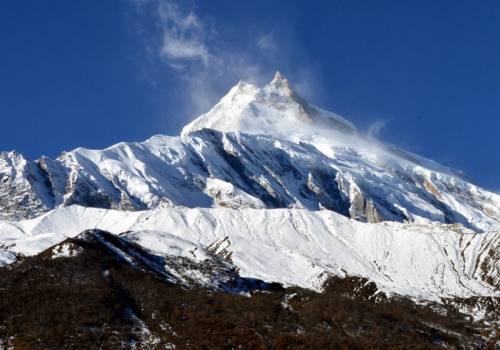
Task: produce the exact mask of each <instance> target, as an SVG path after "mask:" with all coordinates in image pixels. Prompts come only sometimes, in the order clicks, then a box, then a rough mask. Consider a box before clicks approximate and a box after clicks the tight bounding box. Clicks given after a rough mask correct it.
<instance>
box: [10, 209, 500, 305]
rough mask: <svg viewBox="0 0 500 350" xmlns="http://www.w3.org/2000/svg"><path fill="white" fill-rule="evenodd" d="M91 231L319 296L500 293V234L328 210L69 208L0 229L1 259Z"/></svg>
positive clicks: (47, 246) (421, 296)
mask: <svg viewBox="0 0 500 350" xmlns="http://www.w3.org/2000/svg"><path fill="white" fill-rule="evenodd" d="M94 228H97V229H101V230H105V231H108V232H111V233H114V234H119V233H123V232H128V233H127V235H129V236H133V237H134V242H135V243H137V244H139V245H141V246H142V247H143V248H145V249H147V250H149V251H150V252H152V253H154V254H158V255H174V256H175V255H179V256H185V257H191V258H193V256H196V259H198V260H200V261H203V259H206V257H205V256H204V255H203V254H197V255H193V253H192V252H193V251H196V249H195V248H196V247H199V251H200V252H202V251H204V250H205V249H207V248H211V249H212V251H214V252H215V253H219V254H224V255H225V256H228V255H229V254H230V257H231V261H232V262H233V263H234V265H235V266H237V267H238V268H239V269H240V275H241V276H242V277H252V278H259V279H262V280H265V281H275V282H280V283H284V284H285V285H298V286H302V287H306V288H313V289H319V288H320V287H321V284H322V282H323V281H324V280H325V279H326V278H327V277H328V276H330V275H338V276H346V275H350V276H362V277H367V278H369V279H370V280H372V281H374V282H376V283H377V285H378V286H379V287H380V288H381V289H382V290H384V291H385V292H387V293H389V294H391V293H397V294H402V295H409V296H412V297H416V298H424V299H433V300H435V299H436V298H438V297H446V296H464V297H466V296H472V295H476V296H478V295H482V296H500V294H499V292H500V291H499V290H498V285H499V283H500V266H499V265H498V260H496V261H495V260H494V259H491V257H492V255H491V254H492V253H491V252H497V253H498V249H499V247H500V234H499V233H498V232H489V233H485V234H475V233H473V232H470V231H467V230H464V229H461V228H460V227H457V226H455V227H454V226H453V225H451V226H450V225H441V224H435V223H429V224H425V225H416V224H399V223H388V222H386V223H379V224H367V223H361V222H358V221H355V220H352V219H348V218H346V217H344V216H342V215H339V214H337V213H335V212H332V211H326V210H324V211H315V212H313V211H308V210H300V209H294V210H291V209H274V210H269V209H223V208H219V209H202V208H195V209H188V208H184V209H180V208H167V209H157V210H153V211H138V212H125V211H116V210H105V209H95V208H84V207H80V206H71V207H67V208H63V209H57V210H54V211H51V212H50V213H48V214H45V215H43V216H41V217H38V218H36V219H31V220H25V221H20V222H16V223H9V222H1V223H0V247H2V248H1V250H0V261H2V257H3V260H4V261H6V260H7V262H8V257H9V256H13V255H14V254H24V255H33V254H37V253H39V252H41V251H43V250H44V249H47V248H49V247H50V246H52V245H54V244H57V243H59V242H62V241H64V240H65V239H66V237H74V236H76V235H78V234H79V233H81V232H83V231H85V230H87V229H94ZM497 258H498V257H497ZM488 278H489V280H488ZM487 281H489V283H488V282H487ZM495 286H496V288H497V289H496V290H495Z"/></svg>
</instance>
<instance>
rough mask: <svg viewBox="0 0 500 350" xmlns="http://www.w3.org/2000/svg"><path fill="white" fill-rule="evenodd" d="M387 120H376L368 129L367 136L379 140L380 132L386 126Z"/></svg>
mask: <svg viewBox="0 0 500 350" xmlns="http://www.w3.org/2000/svg"><path fill="white" fill-rule="evenodd" d="M387 123H388V121H387V120H376V121H375V122H373V123H372V124H370V126H369V127H368V131H367V134H368V136H369V137H371V138H379V137H380V135H381V134H382V130H384V128H385V127H386V126H387Z"/></svg>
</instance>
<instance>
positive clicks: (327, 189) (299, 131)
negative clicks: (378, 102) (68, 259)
mask: <svg viewBox="0 0 500 350" xmlns="http://www.w3.org/2000/svg"><path fill="white" fill-rule="evenodd" d="M72 204H78V205H83V206H88V207H97V208H115V209H123V210H142V209H150V208H156V207H172V206H186V207H228V208H306V209H309V210H320V209H329V210H333V211H336V212H338V213H340V214H342V215H345V216H347V217H351V218H353V219H356V220H359V221H363V222H380V221H387V220H389V221H399V222H425V221H428V220H430V221H437V222H442V223H457V224H461V225H463V226H465V227H467V228H469V229H472V230H474V231H477V232H482V231H488V230H492V229H496V228H498V227H500V224H499V222H500V197H499V196H498V195H496V194H493V193H490V192H488V191H486V190H483V189H481V188H479V187H477V186H475V185H473V184H471V183H469V182H467V181H466V180H465V179H464V178H463V177H462V176H461V175H460V174H459V173H456V172H453V171H451V170H450V169H447V168H444V167H442V166H440V165H438V164H436V163H434V162H432V161H430V160H427V159H424V158H421V157H418V156H416V155H413V154H409V153H407V152H404V151H401V150H398V149H395V148H393V147H390V146H387V145H384V144H382V143H380V142H378V141H376V140H373V139H370V138H368V137H366V136H364V135H362V134H361V133H359V132H358V131H356V128H355V127H354V126H353V125H352V124H351V123H349V122H348V121H347V120H345V119H344V118H342V117H340V116H338V115H336V114H334V113H331V112H327V111H324V110H321V109H320V108H318V107H315V106H312V105H310V104H308V103H307V102H306V101H304V100H303V99H301V98H300V97H299V96H297V94H296V93H295V92H294V91H293V89H292V88H291V87H290V84H289V83H288V81H287V80H286V79H285V78H284V77H283V76H282V75H281V74H279V73H277V74H276V77H275V78H274V80H273V81H272V82H271V83H270V84H268V85H266V86H264V87H260V88H259V87H257V86H254V85H252V84H249V83H244V82H240V83H238V84H237V85H236V86H235V87H233V88H232V89H231V90H230V92H229V93H228V94H227V95H226V96H225V97H223V98H222V99H221V101H220V102H219V103H218V104H217V105H216V106H215V107H214V108H213V109H212V110H211V111H209V112H208V113H207V114H205V115H202V116H200V117H199V118H197V119H196V120H194V121H193V122H192V123H190V124H188V125H187V126H186V127H185V128H184V130H183V132H182V135H181V136H179V137H168V136H154V137H152V138H150V139H149V140H147V141H144V142H140V143H124V142H122V143H119V144H116V145H114V146H112V147H109V148H107V149H104V150H89V149H84V148H78V149H75V150H73V151H70V152H65V153H63V154H61V155H60V156H59V157H58V158H56V159H49V158H47V157H42V158H41V159H39V160H36V161H31V160H27V159H25V158H24V157H23V156H22V155H19V154H17V153H15V152H3V153H1V155H0V218H3V219H7V220H17V219H22V218H31V217H35V216H37V215H40V214H42V213H44V212H47V211H48V210H51V209H54V208H58V207H64V206H68V205H72Z"/></svg>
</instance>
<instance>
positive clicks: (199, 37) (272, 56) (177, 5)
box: [132, 0, 318, 118]
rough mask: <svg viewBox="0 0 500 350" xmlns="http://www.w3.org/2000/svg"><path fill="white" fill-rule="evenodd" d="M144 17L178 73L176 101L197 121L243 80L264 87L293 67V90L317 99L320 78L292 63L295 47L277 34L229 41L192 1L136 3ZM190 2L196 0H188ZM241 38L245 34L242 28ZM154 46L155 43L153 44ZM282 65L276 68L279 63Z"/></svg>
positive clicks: (160, 51)
mask: <svg viewBox="0 0 500 350" xmlns="http://www.w3.org/2000/svg"><path fill="white" fill-rule="evenodd" d="M132 1H134V2H135V3H136V4H137V9H138V13H140V14H142V16H141V17H142V18H143V19H147V20H148V21H150V23H155V28H156V31H157V32H158V33H157V34H159V40H158V41H157V42H156V43H155V44H153V45H152V47H153V51H152V52H156V55H157V57H159V58H161V59H162V60H163V62H164V63H165V64H167V66H168V67H169V68H170V69H171V70H172V72H173V73H175V77H176V78H178V79H179V83H180V84H181V85H180V86H179V87H178V88H179V89H180V91H182V92H183V93H182V95H183V96H182V99H185V100H184V101H179V100H176V105H177V108H178V106H179V105H183V107H184V108H183V109H184V110H183V111H181V114H183V115H185V116H188V117H190V118H194V117H196V116H197V115H199V114H200V113H203V112H206V111H207V110H208V109H209V108H211V107H212V106H213V105H214V103H215V102H217V101H218V100H219V99H220V97H221V95H222V94H224V93H225V92H226V91H227V90H228V88H229V87H230V86H231V85H233V84H235V83H236V82H237V81H239V80H245V81H248V82H251V83H255V84H258V85H261V84H263V83H266V82H268V81H270V80H271V79H272V77H273V75H274V73H275V71H276V70H281V71H284V72H285V73H286V68H287V67H288V68H291V67H293V68H294V70H293V72H294V78H295V79H294V86H295V87H296V90H297V91H298V92H299V94H302V95H303V96H304V97H306V98H309V97H311V96H313V95H316V96H317V95H318V93H317V91H316V92H315V90H317V88H316V89H314V88H313V87H314V86H316V81H315V84H312V83H311V81H312V80H315V79H316V78H318V76H317V75H316V74H313V70H311V69H310V68H309V67H308V66H309V65H308V64H305V63H304V62H302V64H297V63H296V62H293V63H291V62H289V60H287V56H288V55H287V53H290V45H286V46H283V45H281V43H280V42H279V41H278V40H277V37H276V35H275V34H274V32H273V31H267V32H266V31H262V32H261V33H260V34H259V35H256V36H251V35H250V36H248V40H240V38H239V37H238V38H237V39H238V40H234V39H235V38H234V37H233V38H231V37H228V36H227V35H225V34H224V32H226V33H227V30H226V29H227V28H222V29H224V31H222V30H221V31H219V29H221V28H217V27H216V25H217V23H216V22H214V20H213V18H211V17H206V16H202V15H201V14H200V13H199V11H197V8H196V6H194V5H193V3H189V2H187V1H183V2H181V1H178V0H132ZM189 1H191V0H189ZM238 33H239V34H238V35H239V36H241V37H244V36H245V34H242V33H245V31H244V30H243V29H242V28H239V32H238ZM150 45H151V44H150ZM276 63H277V64H278V65H277V66H275V65H274V64H276Z"/></svg>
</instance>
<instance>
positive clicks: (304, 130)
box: [182, 71, 356, 139]
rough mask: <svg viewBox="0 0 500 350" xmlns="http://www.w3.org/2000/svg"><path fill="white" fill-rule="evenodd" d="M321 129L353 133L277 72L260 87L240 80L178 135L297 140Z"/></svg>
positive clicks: (333, 115) (343, 120) (344, 123)
mask: <svg viewBox="0 0 500 350" xmlns="http://www.w3.org/2000/svg"><path fill="white" fill-rule="evenodd" d="M324 127H327V128H328V129H330V130H332V131H340V132H349V133H352V132H354V131H355V130H356V128H355V127H354V125H352V124H351V123H350V122H349V121H347V120H346V119H344V118H342V117H341V116H339V115H337V114H335V113H331V112H327V111H324V110H322V109H320V108H318V107H316V106H313V105H311V104H309V103H307V102H306V101H305V100H303V99H302V98H301V97H299V96H298V95H297V93H296V92H295V91H294V90H293V88H292V87H291V86H290V84H289V83H288V80H287V79H286V78H285V77H284V76H283V75H282V74H281V73H280V72H279V71H278V72H276V75H275V76H274V79H273V80H272V81H271V82H270V83H269V84H267V85H265V86H263V87H261V88H259V87H257V86H255V85H253V84H250V83H247V82H243V81H240V82H239V83H238V84H237V85H236V86H234V87H233V88H232V89H231V90H230V91H229V92H228V93H227V95H226V96H224V97H223V98H222V99H221V101H220V102H219V103H217V104H216V105H215V106H214V107H213V108H212V109H211V110H210V111H209V112H208V113H206V114H203V115H201V116H200V117H198V118H197V119H195V120H194V121H192V122H191V123H190V124H188V125H187V126H186V127H184V129H183V131H182V135H186V134H188V133H190V132H193V131H196V130H201V129H215V130H220V131H224V132H228V131H240V132H245V133H251V134H267V135H274V136H280V137H286V138H290V137H295V138H296V139H299V138H303V137H305V136H307V135H313V134H317V133H318V131H319V130H318V129H319V128H324Z"/></svg>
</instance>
